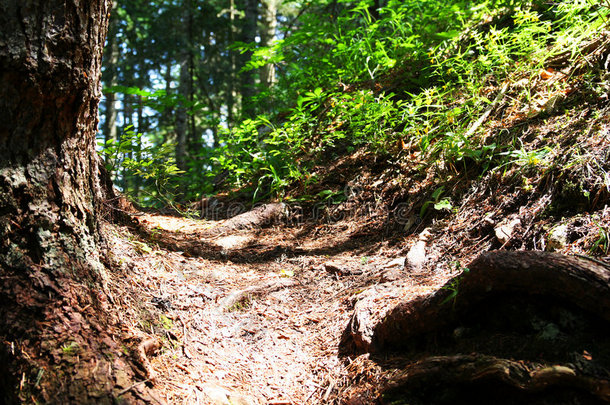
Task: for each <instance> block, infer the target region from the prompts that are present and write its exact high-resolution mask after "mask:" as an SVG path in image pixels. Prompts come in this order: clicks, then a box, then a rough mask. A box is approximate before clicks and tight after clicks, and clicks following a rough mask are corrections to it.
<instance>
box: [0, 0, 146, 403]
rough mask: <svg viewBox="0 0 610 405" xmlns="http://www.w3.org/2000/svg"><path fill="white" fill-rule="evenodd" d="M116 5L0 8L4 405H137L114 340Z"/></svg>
mask: <svg viewBox="0 0 610 405" xmlns="http://www.w3.org/2000/svg"><path fill="white" fill-rule="evenodd" d="M109 6H110V2H109V1H107V0H97V1H76V0H72V1H65V0H47V1H44V2H33V1H22V0H6V1H3V2H2V3H0V111H1V112H2V119H1V120H0V375H2V378H0V397H2V398H3V400H4V402H5V403H19V402H38V403H62V404H64V403H113V402H117V401H118V402H121V401H123V402H136V400H137V398H136V396H135V395H136V391H141V392H142V395H141V396H142V397H144V396H146V394H145V393H144V390H145V387H138V390H135V389H134V390H131V391H129V392H126V393H125V394H124V395H123V396H122V397H121V398H118V393H119V392H120V390H121V389H124V388H126V387H128V386H129V385H131V384H132V382H133V380H134V375H133V372H132V371H131V370H132V369H131V366H130V365H129V361H127V360H126V358H125V357H122V356H121V355H120V347H118V346H119V345H118V344H117V343H115V341H114V340H113V338H112V335H113V331H115V330H116V329H115V327H114V326H113V324H112V322H110V320H109V319H108V316H107V314H106V309H107V306H108V302H107V300H106V294H105V293H104V280H105V269H104V267H103V266H102V264H101V262H100V253H99V252H100V251H99V249H100V245H101V243H102V241H101V240H100V237H99V229H98V223H99V219H100V217H101V215H102V200H103V198H104V189H103V187H102V186H101V184H102V183H101V182H100V181H99V177H100V176H99V167H98V165H99V159H98V158H97V154H96V153H95V132H96V129H97V113H98V103H99V98H100V94H101V89H100V71H101V69H100V66H101V54H102V47H103V44H104V37H105V35H106V27H107V23H108V15H109V12H110V8H109Z"/></svg>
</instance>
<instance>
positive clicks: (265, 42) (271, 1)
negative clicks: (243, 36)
mask: <svg viewBox="0 0 610 405" xmlns="http://www.w3.org/2000/svg"><path fill="white" fill-rule="evenodd" d="M262 4H263V8H264V11H263V24H262V26H263V29H262V30H261V46H264V47H269V46H271V45H273V42H274V41H275V31H276V29H277V19H276V17H277V6H278V0H263V2H262ZM274 83H275V65H274V64H272V63H268V64H266V65H265V66H263V67H262V68H261V84H262V85H263V87H264V88H265V89H270V88H271V87H272V86H273V84H274Z"/></svg>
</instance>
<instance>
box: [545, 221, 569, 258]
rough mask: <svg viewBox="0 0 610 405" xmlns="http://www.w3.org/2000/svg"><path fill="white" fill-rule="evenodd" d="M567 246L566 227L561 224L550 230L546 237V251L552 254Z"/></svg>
mask: <svg viewBox="0 0 610 405" xmlns="http://www.w3.org/2000/svg"><path fill="white" fill-rule="evenodd" d="M567 245H568V225H567V224H561V225H559V226H556V227H554V228H553V229H551V231H550V232H549V235H548V241H547V246H546V250H548V251H550V252H554V251H556V250H561V249H563V248H565V247H566V246H567Z"/></svg>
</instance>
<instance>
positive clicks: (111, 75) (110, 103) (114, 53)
mask: <svg viewBox="0 0 610 405" xmlns="http://www.w3.org/2000/svg"><path fill="white" fill-rule="evenodd" d="M116 4H117V3H116V2H114V4H113V5H112V14H113V15H111V18H110V26H109V27H108V41H107V43H106V52H107V55H106V58H105V62H106V63H105V65H106V71H105V73H106V79H105V82H106V83H107V84H108V87H110V88H112V87H114V86H116V85H117V84H118V70H117V65H118V63H119V44H118V43H117V38H116V35H117V30H118V27H117V26H118V24H117V23H118V17H117V16H116V15H114V14H115V12H116ZM115 103H116V95H115V93H114V92H113V91H109V92H107V93H106V100H105V103H104V105H105V114H104V127H103V132H104V141H106V143H107V142H109V141H116V140H117V139H118V137H117V127H116V119H117V109H116V105H115ZM114 164H115V162H114V161H113V160H112V159H111V158H110V157H107V161H106V165H107V166H109V167H111V168H112V167H114ZM109 175H110V176H112V171H109Z"/></svg>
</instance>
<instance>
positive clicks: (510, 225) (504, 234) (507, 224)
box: [494, 218, 521, 244]
mask: <svg viewBox="0 0 610 405" xmlns="http://www.w3.org/2000/svg"><path fill="white" fill-rule="evenodd" d="M519 225H521V220H520V219H519V218H513V219H505V220H504V221H502V222H500V223H499V224H498V226H496V227H495V228H494V232H495V233H496V238H497V239H498V241H500V243H502V244H505V243H507V242H508V241H509V240H510V239H511V238H512V237H513V234H514V232H515V228H516V227H517V226H519Z"/></svg>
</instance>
